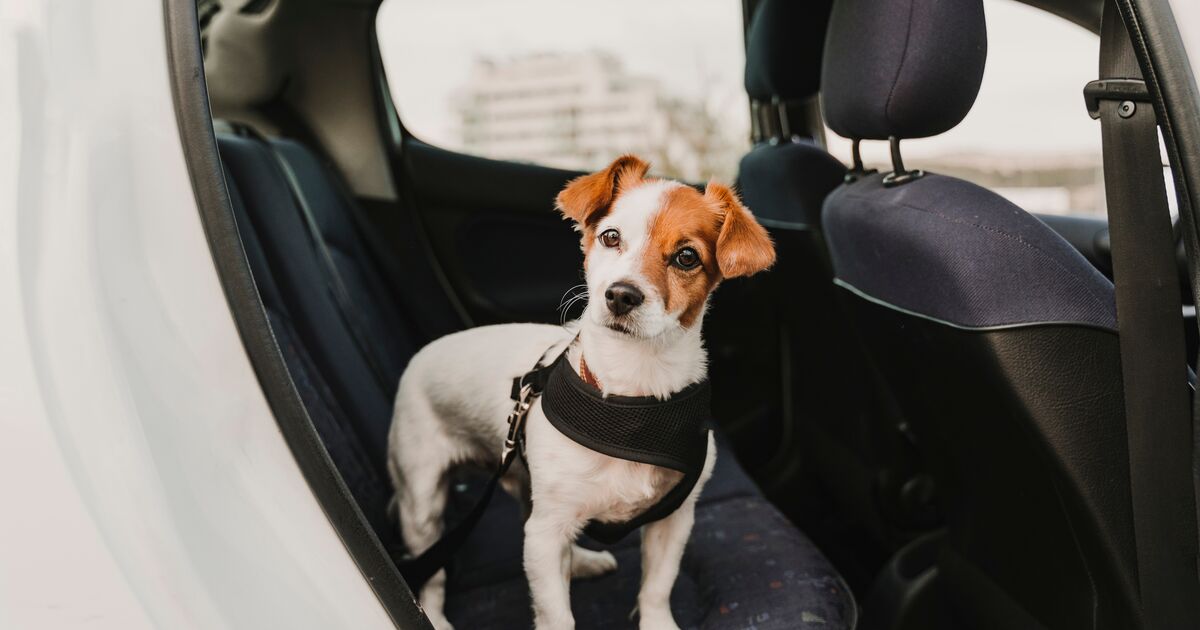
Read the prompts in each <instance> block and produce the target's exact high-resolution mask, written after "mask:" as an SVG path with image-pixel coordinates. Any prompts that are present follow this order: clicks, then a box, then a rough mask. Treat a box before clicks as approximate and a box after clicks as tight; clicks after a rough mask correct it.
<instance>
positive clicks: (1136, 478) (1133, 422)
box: [1084, 0, 1200, 628]
mask: <svg viewBox="0 0 1200 630" xmlns="http://www.w3.org/2000/svg"><path fill="white" fill-rule="evenodd" d="M1117 1H1120V2H1127V1H1128V0H1107V2H1106V3H1105V6H1104V18H1103V24H1102V27H1101V35H1100V78H1099V79H1098V80H1097V81H1093V82H1091V83H1089V84H1088V85H1087V87H1085V88H1084V97H1085V99H1086V101H1087V104H1088V111H1089V114H1091V116H1092V118H1099V119H1100V126H1101V135H1102V140H1103V147H1104V186H1105V193H1106V198H1107V201H1108V224H1109V233H1110V235H1111V239H1112V259H1113V274H1114V277H1115V285H1116V301H1117V329H1118V333H1119V335H1120V349H1121V376H1122V381H1123V383H1124V390H1125V426H1126V436H1127V439H1128V446H1129V479H1130V492H1131V500H1132V513H1133V531H1134V544H1135V549H1136V556H1137V574H1138V580H1137V586H1138V592H1139V597H1140V606H1141V610H1140V612H1141V615H1140V617H1141V619H1142V622H1143V624H1144V627H1146V628H1200V580H1198V578H1197V565H1196V561H1197V531H1196V497H1195V490H1194V486H1193V472H1192V470H1193V469H1192V456H1193V454H1192V445H1193V442H1192V414H1191V409H1190V401H1189V398H1188V387H1187V385H1188V384H1187V382H1186V381H1185V380H1184V379H1183V378H1181V377H1182V375H1183V374H1184V373H1185V370H1183V369H1181V366H1184V365H1186V364H1187V360H1186V347H1187V346H1186V343H1185V340H1184V328H1183V322H1182V321H1181V316H1180V313H1181V312H1182V305H1181V301H1180V295H1179V293H1180V292H1179V279H1178V270H1177V267H1176V261H1175V238H1174V233H1173V229H1172V223H1171V215H1170V211H1169V210H1168V204H1167V191H1166V186H1165V184H1164V182H1163V171H1162V160H1161V158H1160V155H1159V144H1158V123H1157V119H1156V117H1155V112H1154V106H1153V102H1152V100H1151V98H1150V96H1149V93H1148V91H1147V89H1146V84H1145V82H1144V81H1143V80H1142V72H1141V69H1140V68H1139V66H1138V61H1137V57H1136V56H1135V53H1134V50H1133V46H1132V45H1131V43H1130V35H1129V33H1128V32H1127V31H1126V28H1125V24H1124V23H1123V21H1122V16H1121V14H1120V13H1119V12H1118V8H1117V5H1116V2H1117Z"/></svg>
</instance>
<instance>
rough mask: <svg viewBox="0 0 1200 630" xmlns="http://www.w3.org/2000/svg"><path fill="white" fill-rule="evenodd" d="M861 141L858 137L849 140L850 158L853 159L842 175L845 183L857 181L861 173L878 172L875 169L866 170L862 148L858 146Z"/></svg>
mask: <svg viewBox="0 0 1200 630" xmlns="http://www.w3.org/2000/svg"><path fill="white" fill-rule="evenodd" d="M861 142H862V140H861V139H859V138H854V139H853V140H851V141H850V159H851V160H853V163H852V164H851V165H850V170H848V171H846V175H845V176H843V177H842V181H843V182H845V183H847V184H851V183H854V182H856V181H858V178H859V177H862V176H863V175H870V174H871V173H877V172H878V171H876V170H875V169H871V170H869V171H868V170H867V169H866V167H864V166H863V159H862V148H860V147H859V144H860V143H861Z"/></svg>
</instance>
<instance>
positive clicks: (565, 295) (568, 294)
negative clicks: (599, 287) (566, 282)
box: [558, 284, 587, 308]
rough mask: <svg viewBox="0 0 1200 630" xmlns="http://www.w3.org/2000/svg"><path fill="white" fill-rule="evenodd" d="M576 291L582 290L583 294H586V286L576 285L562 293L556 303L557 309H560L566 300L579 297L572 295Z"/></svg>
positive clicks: (575, 294)
mask: <svg viewBox="0 0 1200 630" xmlns="http://www.w3.org/2000/svg"><path fill="white" fill-rule="evenodd" d="M578 290H582V292H583V293H587V285H586V284H577V285H575V286H573V287H571V288H570V289H567V290H566V291H564V292H563V296H562V299H561V300H559V301H558V307H559V308H562V305H563V304H565V303H566V302H567V301H568V300H570V299H571V298H574V297H576V296H577V295H579V294H578V293H574V292H575V291H578Z"/></svg>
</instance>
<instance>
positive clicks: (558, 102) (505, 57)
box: [376, 0, 750, 181]
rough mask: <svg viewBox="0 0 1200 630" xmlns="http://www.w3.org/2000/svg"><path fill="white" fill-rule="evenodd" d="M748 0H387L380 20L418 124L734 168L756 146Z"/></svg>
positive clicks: (518, 146) (603, 153)
mask: <svg viewBox="0 0 1200 630" xmlns="http://www.w3.org/2000/svg"><path fill="white" fill-rule="evenodd" d="M741 11H742V7H741V3H740V2H739V0H654V1H647V0H607V1H605V2H585V1H583V0H439V1H438V2H426V1H425V0H387V1H386V2H384V3H383V6H382V8H381V9H380V12H379V18H378V22H377V25H376V26H377V30H378V36H379V46H380V51H381V54H382V57H383V62H384V66H385V70H386V71H387V76H388V83H389V85H390V86H391V90H392V99H393V100H394V101H395V103H396V109H397V111H398V112H399V115H400V119H401V120H402V121H403V123H404V125H405V127H406V128H407V129H408V130H409V131H410V132H412V133H413V135H415V136H416V137H418V138H420V139H422V140H424V141H426V142H430V143H433V144H436V145H438V146H441V147H443V148H447V149H451V150H454V151H460V152H463V153H470V154H473V155H480V156H484V157H489V158H496V159H502V160H512V161H519V162H531V163H536V164H544V165H548V166H556V167H561V168H569V169H578V170H593V169H596V168H600V167H602V166H604V165H606V164H608V163H609V162H610V161H611V160H612V159H613V158H614V157H616V156H617V155H620V154H621V153H626V152H633V153H637V154H639V155H641V156H643V157H645V158H647V159H648V160H650V161H651V162H653V163H654V170H655V172H656V173H660V174H662V175H667V176H671V177H678V178H684V179H690V180H694V181H700V180H703V179H706V178H708V177H711V176H717V177H720V178H723V179H726V180H731V179H732V178H733V176H734V175H735V174H736V170H737V163H738V160H739V159H740V158H741V156H742V155H743V154H744V153H745V152H746V151H747V150H749V139H748V138H749V128H750V122H749V109H748V104H747V99H746V93H745V91H744V89H743V87H742V71H743V66H744V64H745V52H744V44H743V36H742V29H743V27H742V15H741Z"/></svg>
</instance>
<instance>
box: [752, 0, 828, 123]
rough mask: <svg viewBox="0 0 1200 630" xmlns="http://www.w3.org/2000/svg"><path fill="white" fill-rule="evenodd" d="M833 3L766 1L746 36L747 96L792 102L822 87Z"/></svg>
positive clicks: (757, 12) (760, 99) (761, 4)
mask: <svg viewBox="0 0 1200 630" xmlns="http://www.w3.org/2000/svg"><path fill="white" fill-rule="evenodd" d="M828 20H829V0H820V1H818V2H811V1H808V2H802V1H800V0H762V1H761V2H759V7H758V8H757V9H756V10H755V11H754V17H753V19H751V21H750V30H749V31H748V32H747V34H746V93H747V94H749V95H750V98H752V99H754V100H756V101H763V102H768V101H770V100H771V99H772V97H775V98H778V99H779V100H781V101H792V100H797V99H804V98H808V97H810V96H813V95H814V94H816V93H817V90H819V89H820V86H821V51H822V49H823V48H824V45H825V25H826V23H827V22H828Z"/></svg>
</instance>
